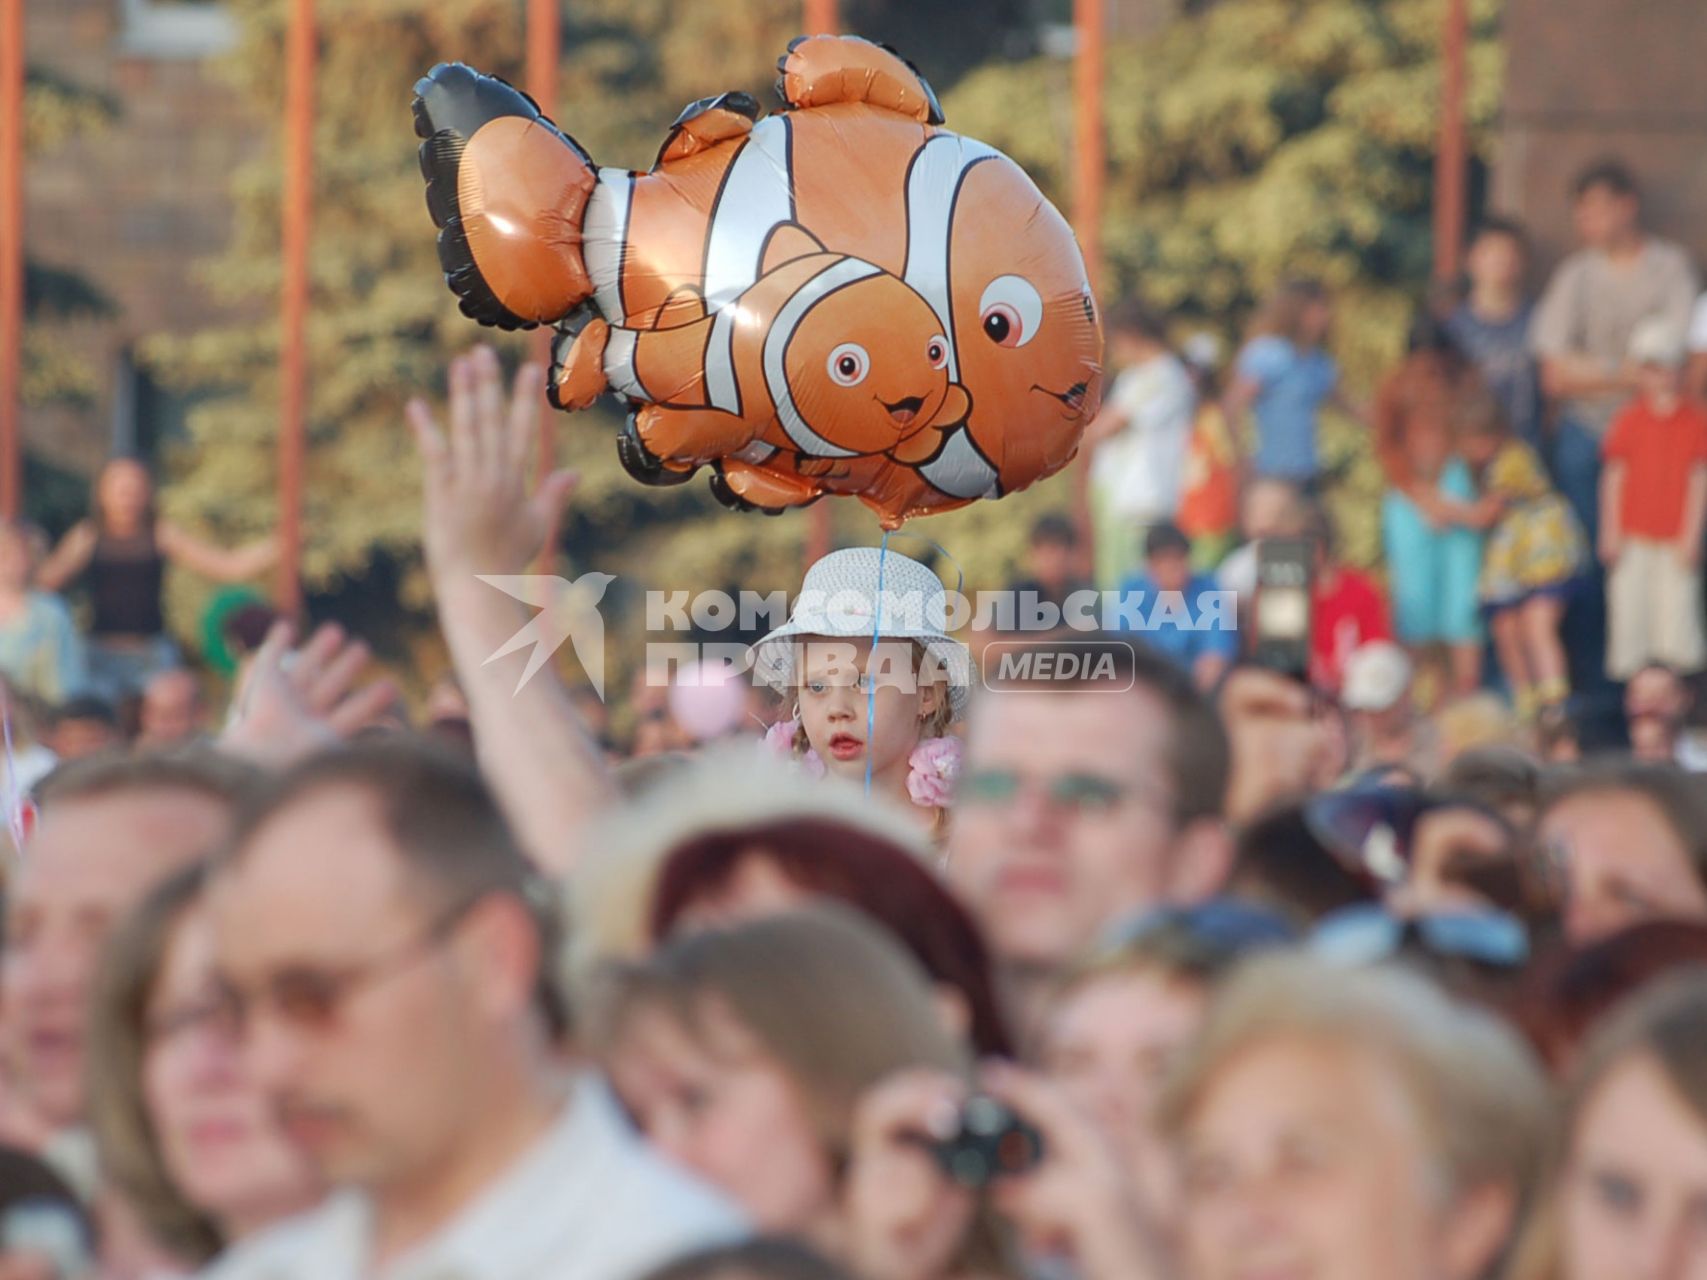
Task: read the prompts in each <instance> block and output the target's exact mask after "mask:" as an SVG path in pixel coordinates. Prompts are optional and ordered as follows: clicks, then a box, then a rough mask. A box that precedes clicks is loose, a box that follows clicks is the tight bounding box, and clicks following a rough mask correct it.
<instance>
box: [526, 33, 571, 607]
mask: <svg viewBox="0 0 1707 1280" xmlns="http://www.w3.org/2000/svg"><path fill="white" fill-rule="evenodd" d="M562 48H563V10H562V7H561V0H528V9H527V87H528V93H529V94H531V95H532V97H533V100H534V101H535V102H537V103H539V109H540V110H541V111H543V112H544V113H545V114H546V115H548V116H552V117H555V116H556V114H557V62H558V59H559V57H560V56H561V55H562ZM556 332H557V331H556V330H555V329H552V328H550V327H548V326H542V327H540V328H538V329H535V330H534V332H533V334H532V335H531V337H530V339H529V342H528V359H530V360H533V361H535V362H537V363H539V364H543V365H544V366H545V367H546V368H547V369H549V368H550V367H551V341H552V338H553V337H554V336H555V335H556ZM556 468H557V421H556V415H555V414H553V413H552V412H551V411H549V410H547V411H546V413H545V415H544V416H543V417H542V418H541V419H540V424H539V480H540V482H541V483H543V482H544V480H545V478H546V477H547V476H549V475H550V474H551V473H552V472H553V471H554V470H556ZM557 537H558V527H557V524H556V522H555V521H553V522H552V526H551V528H550V529H549V530H548V531H547V532H546V537H545V542H544V543H543V544H542V545H541V546H540V548H539V553H538V555H537V556H536V557H535V559H534V569H533V571H534V572H535V573H539V574H547V573H550V572H551V569H552V566H553V565H554V564H556V562H557Z"/></svg>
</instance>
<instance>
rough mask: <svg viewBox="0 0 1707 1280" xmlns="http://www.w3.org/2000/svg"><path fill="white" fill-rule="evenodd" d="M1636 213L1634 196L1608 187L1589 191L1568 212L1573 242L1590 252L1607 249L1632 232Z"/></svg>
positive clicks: (1637, 211) (1593, 188)
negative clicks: (1575, 230)
mask: <svg viewBox="0 0 1707 1280" xmlns="http://www.w3.org/2000/svg"><path fill="white" fill-rule="evenodd" d="M1639 213H1640V209H1639V206H1638V205H1637V202H1636V198H1635V197H1634V196H1625V195H1619V194H1618V193H1617V192H1615V191H1613V190H1612V189H1611V188H1609V187H1603V186H1596V187H1590V188H1589V189H1588V190H1587V191H1585V192H1583V193H1582V195H1580V196H1578V197H1577V202H1576V204H1575V205H1574V206H1573V207H1572V209H1571V219H1572V221H1573V222H1574V223H1575V224H1576V228H1577V238H1578V239H1579V240H1581V241H1582V242H1583V243H1584V244H1585V245H1587V246H1588V247H1589V248H1591V249H1609V248H1612V247H1613V246H1615V245H1617V244H1618V243H1619V242H1620V241H1622V240H1624V239H1626V238H1628V237H1629V236H1630V234H1631V233H1632V232H1633V231H1635V229H1636V223H1637V218H1638V215H1639Z"/></svg>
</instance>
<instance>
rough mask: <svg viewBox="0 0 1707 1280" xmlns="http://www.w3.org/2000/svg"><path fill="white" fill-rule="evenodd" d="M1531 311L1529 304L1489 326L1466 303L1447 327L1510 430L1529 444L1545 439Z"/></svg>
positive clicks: (1448, 322)
mask: <svg viewBox="0 0 1707 1280" xmlns="http://www.w3.org/2000/svg"><path fill="white" fill-rule="evenodd" d="M1532 310H1533V308H1532V307H1530V306H1528V305H1527V304H1525V305H1524V306H1522V307H1520V308H1519V309H1518V312H1517V314H1516V315H1514V316H1512V317H1511V319H1509V320H1502V321H1499V322H1497V323H1490V322H1489V321H1487V320H1483V319H1481V318H1479V317H1478V316H1477V315H1476V313H1475V312H1474V311H1471V310H1470V304H1469V303H1467V302H1466V303H1465V304H1464V305H1462V306H1461V307H1459V308H1458V310H1456V311H1454V312H1453V313H1452V317H1451V319H1449V320H1448V321H1447V322H1446V329H1447V332H1448V333H1450V334H1451V335H1452V340H1453V341H1454V342H1456V343H1457V344H1458V345H1459V346H1460V347H1461V348H1463V350H1464V354H1465V355H1467V356H1469V357H1470V359H1471V360H1472V361H1474V362H1475V365H1476V367H1477V368H1478V369H1480V370H1481V371H1482V380H1483V381H1484V382H1486V383H1487V384H1488V389H1489V390H1490V391H1492V392H1493V393H1494V396H1495V397H1496V398H1497V399H1498V400H1499V402H1500V407H1501V408H1503V409H1504V410H1505V414H1506V418H1507V420H1508V421H1509V422H1510V423H1511V427H1512V430H1513V431H1514V432H1516V433H1517V435H1518V438H1519V439H1522V440H1525V441H1527V442H1528V443H1530V444H1534V443H1536V441H1537V440H1539V439H1540V435H1541V378H1540V372H1539V370H1537V368H1536V366H1535V357H1534V355H1532V354H1531V353H1530V350H1529V315H1530V312H1531V311H1532Z"/></svg>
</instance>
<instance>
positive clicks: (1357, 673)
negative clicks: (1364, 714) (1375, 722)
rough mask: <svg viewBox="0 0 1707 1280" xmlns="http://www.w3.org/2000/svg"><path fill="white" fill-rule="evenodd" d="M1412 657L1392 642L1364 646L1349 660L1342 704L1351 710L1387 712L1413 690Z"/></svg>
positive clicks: (1373, 641)
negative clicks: (1411, 688)
mask: <svg viewBox="0 0 1707 1280" xmlns="http://www.w3.org/2000/svg"><path fill="white" fill-rule="evenodd" d="M1411 675H1412V668H1411V659H1410V656H1409V655H1408V654H1407V653H1406V652H1405V651H1404V650H1403V649H1402V648H1400V647H1399V646H1398V645H1396V644H1394V643H1393V642H1392V641H1391V640H1371V641H1369V642H1368V643H1367V644H1361V645H1359V646H1358V647H1357V648H1356V649H1354V650H1353V651H1352V654H1351V656H1350V657H1349V658H1347V659H1346V660H1345V682H1344V684H1343V685H1342V686H1341V688H1340V705H1341V706H1343V707H1344V708H1345V709H1346V710H1347V711H1387V710H1389V709H1390V708H1392V707H1394V706H1397V705H1398V703H1399V700H1400V699H1401V698H1403V697H1404V696H1405V694H1406V691H1407V690H1409V689H1410V687H1411Z"/></svg>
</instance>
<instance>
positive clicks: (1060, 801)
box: [955, 769, 1131, 817]
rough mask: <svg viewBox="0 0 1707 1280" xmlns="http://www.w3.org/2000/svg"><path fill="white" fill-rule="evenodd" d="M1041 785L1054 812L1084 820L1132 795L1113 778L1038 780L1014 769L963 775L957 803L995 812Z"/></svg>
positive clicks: (1070, 775)
mask: <svg viewBox="0 0 1707 1280" xmlns="http://www.w3.org/2000/svg"><path fill="white" fill-rule="evenodd" d="M1033 784H1040V785H1041V786H1042V787H1043V793H1044V796H1045V797H1046V798H1047V800H1048V801H1049V804H1050V806H1051V807H1052V808H1056V809H1062V810H1065V811H1067V812H1069V813H1073V814H1077V815H1079V816H1082V817H1098V816H1101V815H1104V814H1108V813H1112V812H1113V811H1114V810H1115V809H1118V808H1119V807H1120V805H1121V803H1122V802H1123V801H1124V800H1125V799H1126V797H1127V795H1128V794H1130V791H1131V788H1129V787H1127V786H1126V785H1125V784H1124V783H1121V782H1117V781H1115V780H1114V779H1113V778H1106V777H1103V776H1102V775H1100V774H1094V773H1077V772H1070V773H1058V774H1055V775H1053V776H1051V777H1048V778H1036V777H1033V776H1031V775H1027V774H1022V773H1020V772H1018V771H1017V770H1013V769H974V770H971V771H969V772H967V773H965V774H964V775H962V777H961V779H960V781H959V783H958V784H957V785H956V788H955V803H956V804H957V805H960V806H965V805H969V804H970V805H975V806H980V807H983V808H988V809H994V808H998V807H1005V806H1007V805H1011V804H1013V803H1014V802H1015V801H1017V800H1018V799H1019V796H1020V793H1021V792H1022V791H1024V790H1025V788H1026V787H1028V786H1031V785H1033Z"/></svg>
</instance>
